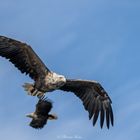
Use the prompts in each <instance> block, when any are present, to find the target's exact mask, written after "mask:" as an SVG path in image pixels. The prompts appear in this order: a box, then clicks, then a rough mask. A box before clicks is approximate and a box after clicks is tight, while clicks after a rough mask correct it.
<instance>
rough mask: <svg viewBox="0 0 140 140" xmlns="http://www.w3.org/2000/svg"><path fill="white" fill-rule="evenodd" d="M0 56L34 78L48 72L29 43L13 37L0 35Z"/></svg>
mask: <svg viewBox="0 0 140 140" xmlns="http://www.w3.org/2000/svg"><path fill="white" fill-rule="evenodd" d="M0 56H2V57H5V58H7V59H9V61H10V62H12V63H13V64H14V65H15V67H17V68H18V69H19V70H20V71H21V72H22V73H26V75H27V74H29V76H30V77H31V78H32V79H34V80H37V79H38V78H39V77H40V76H45V75H46V74H47V72H49V69H48V68H47V67H46V66H45V64H44V63H43V62H42V61H41V59H40V58H39V57H38V56H37V54H36V53H35V52H34V51H33V49H32V48H31V47H30V46H29V45H27V44H25V43H22V42H20V41H17V40H14V39H10V38H7V37H4V36H0Z"/></svg>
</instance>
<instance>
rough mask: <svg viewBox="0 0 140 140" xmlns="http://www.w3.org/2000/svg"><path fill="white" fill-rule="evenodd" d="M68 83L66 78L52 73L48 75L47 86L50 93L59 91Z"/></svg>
mask: <svg viewBox="0 0 140 140" xmlns="http://www.w3.org/2000/svg"><path fill="white" fill-rule="evenodd" d="M65 83H66V78H65V77H64V76H63V75H59V74H56V73H55V72H51V73H49V74H47V75H46V78H45V84H46V87H47V88H48V91H51V90H55V89H59V88H60V87H62V86H63V85H64V84H65Z"/></svg>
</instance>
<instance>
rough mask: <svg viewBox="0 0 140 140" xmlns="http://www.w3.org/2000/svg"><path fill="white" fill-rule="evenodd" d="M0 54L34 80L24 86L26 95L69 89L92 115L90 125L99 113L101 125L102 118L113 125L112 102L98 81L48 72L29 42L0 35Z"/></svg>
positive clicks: (94, 122)
mask: <svg viewBox="0 0 140 140" xmlns="http://www.w3.org/2000/svg"><path fill="white" fill-rule="evenodd" d="M0 56H2V57H5V58H7V59H9V61H11V62H12V63H13V64H14V65H15V67H17V68H18V69H19V70H20V71H21V72H22V73H26V74H28V75H29V76H30V77H31V78H32V79H33V80H34V81H35V83H33V84H25V85H24V88H25V90H26V91H27V92H28V94H30V95H32V96H35V95H37V96H39V97H41V96H43V95H44V94H45V92H51V91H53V90H56V89H59V90H63V91H68V92H69V91H70V92H73V93H74V94H75V95H76V96H77V97H79V98H80V99H81V100H82V102H83V105H84V107H85V109H86V110H87V111H88V112H89V119H91V118H93V125H95V124H96V122H97V119H98V117H99V115H100V126H101V128H102V127H103V124H104V120H105V118H106V125H107V127H108V128H109V127H110V124H111V125H113V122H114V118H113V111H112V107H111V103H112V101H111V99H110V98H109V96H108V94H107V92H106V91H105V90H104V88H103V87H102V86H101V84H99V83H98V82H96V81H88V80H87V81H86V80H71V79H66V78H65V77H64V76H62V75H58V74H56V73H54V72H52V71H50V70H49V69H48V68H47V67H46V66H45V64H44V63H43V62H42V61H41V59H40V58H39V57H38V56H37V54H36V53H35V52H34V51H33V49H32V48H31V47H30V46H29V45H27V44H25V43H22V42H19V41H16V40H14V39H10V38H7V37H4V36H0Z"/></svg>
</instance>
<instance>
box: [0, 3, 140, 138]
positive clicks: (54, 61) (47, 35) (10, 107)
mask: <svg viewBox="0 0 140 140" xmlns="http://www.w3.org/2000/svg"><path fill="white" fill-rule="evenodd" d="M0 35H4V36H7V37H10V38H14V39H17V40H20V41H22V42H26V43H28V44H29V45H31V46H32V48H33V49H34V50H35V51H36V52H37V54H38V55H39V56H40V58H41V59H42V60H43V62H44V63H45V64H46V65H47V67H49V69H51V70H52V71H55V72H57V73H59V74H63V75H65V76H66V77H67V78H80V79H89V80H97V81H99V82H100V83H101V84H102V85H103V87H104V88H105V89H106V91H107V92H108V94H109V96H110V97H111V99H112V102H113V104H112V107H113V111H114V117H115V118H114V119H115V125H114V127H111V128H110V129H109V130H108V129H107V128H106V126H104V128H103V129H100V127H99V121H98V123H97V124H96V126H95V127H93V126H92V121H90V120H88V113H87V112H86V111H85V110H84V107H83V105H82V102H81V101H80V100H79V99H78V98H77V97H76V96H75V95H74V94H73V93H66V92H61V91H55V92H53V93H47V95H46V96H48V98H49V99H51V100H52V101H53V109H52V113H56V114H57V115H58V120H57V121H49V122H48V124H47V125H46V126H45V127H44V128H43V129H42V130H35V129H33V128H31V127H29V126H28V124H29V122H30V119H29V118H26V114H28V113H30V112H32V111H34V109H35V104H36V103H37V98H36V97H31V96H27V94H26V92H25V91H24V90H23V88H22V85H23V84H24V83H25V82H33V81H32V80H31V79H30V78H29V77H28V76H25V75H23V74H21V73H20V72H19V71H18V70H17V69H16V68H15V67H14V66H13V65H12V64H11V63H10V62H8V61H7V60H6V59H4V58H0V110H1V111H0V138H1V139H3V140H9V139H10V140H19V139H20V140H31V139H34V140H39V139H51V140H65V139H66V140H67V139H72V140H75V139H81V140H93V139H95V140H102V139H104V140H112V139H113V140H124V139H126V140H139V139H140V134H139V130H140V121H139V118H140V102H139V98H140V77H139V72H140V66H139V60H140V53H139V52H140V1H139V0H133V1H132V0H117V1H112V0H51V1H50V0H40V1H35V0H24V1H21V0H0Z"/></svg>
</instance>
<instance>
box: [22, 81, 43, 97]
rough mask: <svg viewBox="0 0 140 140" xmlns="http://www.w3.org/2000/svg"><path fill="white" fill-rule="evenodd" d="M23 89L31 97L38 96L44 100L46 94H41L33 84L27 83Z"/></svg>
mask: <svg viewBox="0 0 140 140" xmlns="http://www.w3.org/2000/svg"><path fill="white" fill-rule="evenodd" d="M23 88H24V90H25V91H27V93H28V95H31V96H37V97H39V98H42V97H44V93H43V92H41V91H38V90H37V89H36V88H35V87H34V85H33V84H31V83H25V84H24V85H23Z"/></svg>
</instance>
